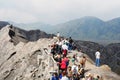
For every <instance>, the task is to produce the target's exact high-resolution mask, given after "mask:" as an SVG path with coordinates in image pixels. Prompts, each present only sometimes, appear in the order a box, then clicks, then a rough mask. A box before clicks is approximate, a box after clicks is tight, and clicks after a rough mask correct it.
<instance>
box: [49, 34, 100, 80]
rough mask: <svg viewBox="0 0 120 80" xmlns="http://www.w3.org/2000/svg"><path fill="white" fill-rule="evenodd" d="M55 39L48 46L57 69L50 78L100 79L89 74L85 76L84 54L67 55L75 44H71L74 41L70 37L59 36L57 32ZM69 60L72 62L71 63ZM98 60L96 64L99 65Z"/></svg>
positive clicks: (52, 79)
mask: <svg viewBox="0 0 120 80" xmlns="http://www.w3.org/2000/svg"><path fill="white" fill-rule="evenodd" d="M57 39H58V40H57V41H56V42H54V43H53V44H52V45H51V46H50V47H51V54H52V56H53V58H54V60H55V61H56V62H57V65H58V69H59V71H58V72H55V73H53V75H52V76H51V80H100V79H99V76H97V77H96V78H95V77H93V76H92V75H91V74H88V75H86V76H85V63H86V56H84V55H82V56H78V54H77V53H75V54H74V55H72V57H71V58H69V57H68V54H70V52H71V50H74V49H75V46H74V45H73V42H74V41H73V39H72V38H71V37H69V38H68V39H65V38H60V35H59V34H58V35H57ZM79 53H80V52H79ZM80 54H82V53H80ZM97 54H98V53H96V55H97ZM80 57H81V58H80ZM70 61H71V62H72V63H71V64H70ZM98 62H99V60H98V61H97V66H99V63H98Z"/></svg>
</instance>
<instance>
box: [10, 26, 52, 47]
mask: <svg viewBox="0 0 120 80" xmlns="http://www.w3.org/2000/svg"><path fill="white" fill-rule="evenodd" d="M12 27H13V28H12V30H13V32H15V35H14V36H13V39H12V40H13V42H14V44H15V45H16V44H18V43H19V42H20V41H22V42H25V43H26V42H28V41H37V40H38V39H39V38H52V37H53V36H54V35H53V34H47V33H45V32H43V31H40V30H30V31H26V30H23V29H20V28H17V27H15V26H12Z"/></svg>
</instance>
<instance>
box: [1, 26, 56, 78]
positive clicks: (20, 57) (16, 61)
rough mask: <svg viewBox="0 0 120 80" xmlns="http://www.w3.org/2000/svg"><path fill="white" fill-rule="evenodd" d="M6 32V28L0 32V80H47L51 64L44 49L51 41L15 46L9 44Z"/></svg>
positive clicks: (40, 40)
mask: <svg viewBox="0 0 120 80" xmlns="http://www.w3.org/2000/svg"><path fill="white" fill-rule="evenodd" d="M8 31H9V28H8V26H7V27H4V28H2V29H1V30H0V36H1V37H0V80H44V79H45V80H48V78H49V77H50V74H49V71H50V70H52V69H51V67H50V65H49V63H50V64H52V62H49V61H50V60H49V59H50V57H48V54H46V51H45V49H44V48H47V47H48V44H49V43H51V42H52V40H50V39H39V40H38V41H35V42H30V41H29V42H28V43H23V42H19V43H18V44H17V45H16V46H15V45H13V43H11V42H9V40H10V37H9V35H8ZM38 55H39V61H40V62H39V64H38V63H37V62H38ZM53 65H54V63H53ZM52 67H53V66H52ZM54 69H55V68H54Z"/></svg>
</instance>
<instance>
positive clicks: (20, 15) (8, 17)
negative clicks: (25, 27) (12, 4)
mask: <svg viewBox="0 0 120 80" xmlns="http://www.w3.org/2000/svg"><path fill="white" fill-rule="evenodd" d="M0 20H5V21H14V22H19V23H30V22H36V21H38V19H37V18H36V17H35V16H33V15H31V14H30V13H25V12H21V11H19V10H14V9H0Z"/></svg>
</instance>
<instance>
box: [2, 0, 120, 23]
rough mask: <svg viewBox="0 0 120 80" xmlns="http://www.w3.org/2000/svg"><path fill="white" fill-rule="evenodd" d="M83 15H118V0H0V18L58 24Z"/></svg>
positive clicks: (20, 21) (119, 9)
mask: <svg viewBox="0 0 120 80" xmlns="http://www.w3.org/2000/svg"><path fill="white" fill-rule="evenodd" d="M84 16H95V17H98V18H100V19H103V20H109V19H112V18H115V17H120V0H0V20H2V21H3V20H5V21H14V22H18V23H31V22H44V23H48V24H58V23H62V22H65V21H69V20H72V19H76V18H81V17H84Z"/></svg>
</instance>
